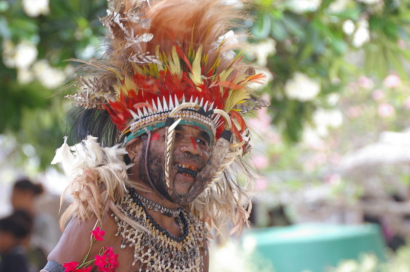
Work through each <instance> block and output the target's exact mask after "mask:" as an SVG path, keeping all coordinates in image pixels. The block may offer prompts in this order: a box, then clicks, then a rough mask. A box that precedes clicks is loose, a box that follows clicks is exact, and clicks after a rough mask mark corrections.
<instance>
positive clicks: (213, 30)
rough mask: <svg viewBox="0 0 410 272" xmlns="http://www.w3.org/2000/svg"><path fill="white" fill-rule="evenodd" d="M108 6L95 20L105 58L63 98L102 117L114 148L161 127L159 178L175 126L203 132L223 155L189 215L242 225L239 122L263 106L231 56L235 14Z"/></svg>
mask: <svg viewBox="0 0 410 272" xmlns="http://www.w3.org/2000/svg"><path fill="white" fill-rule="evenodd" d="M109 3H110V4H109V9H108V11H107V16H105V17H104V18H102V19H101V22H102V24H103V25H104V26H105V27H107V28H108V30H109V33H108V36H107V51H106V53H105V55H104V57H103V58H102V59H99V60H91V61H88V62H84V67H83V68H84V69H85V71H86V73H87V75H88V76H87V77H85V76H83V77H78V78H77V86H78V92H77V94H75V95H73V96H70V98H72V99H74V100H75V102H76V104H77V105H79V106H81V107H83V108H86V109H89V108H95V109H97V110H105V111H107V112H108V113H109V115H110V118H111V121H112V122H113V123H114V124H115V126H116V127H117V129H118V131H120V132H121V133H120V134H119V135H118V140H119V139H120V138H121V137H123V138H125V142H127V141H129V140H131V139H132V138H134V137H138V136H140V135H141V134H143V133H146V132H147V131H150V130H154V129H157V128H160V127H166V128H167V146H168V149H169V150H167V157H166V167H165V169H166V171H167V169H169V167H170V165H172V155H170V154H171V153H172V152H170V150H171V147H172V145H173V128H174V127H175V126H176V124H177V123H176V122H179V124H192V125H195V126H199V127H201V128H202V129H204V130H205V131H207V133H208V134H209V135H210V136H211V137H210V138H211V139H212V141H213V145H215V146H221V147H224V148H223V149H222V150H224V151H223V153H224V154H223V156H219V157H218V158H215V159H218V163H219V165H218V168H216V169H211V170H212V171H211V172H212V173H213V175H212V176H211V177H206V178H208V179H209V180H210V181H212V182H209V183H208V187H207V188H206V189H205V190H204V192H203V193H202V194H201V196H200V197H199V198H198V199H196V200H195V201H194V203H191V204H190V206H191V209H192V211H193V212H194V213H195V214H201V215H202V216H203V217H204V218H208V219H209V218H211V219H212V220H213V221H214V222H216V221H217V218H218V217H219V216H226V215H228V216H230V217H231V219H232V221H233V222H237V223H238V224H241V222H243V221H245V220H246V218H247V212H246V211H245V210H244V209H243V208H242V206H241V205H242V204H241V203H240V202H241V201H242V198H243V197H244V196H246V194H245V191H244V189H243V188H242V187H240V186H238V184H237V183H236V182H235V179H234V177H233V176H234V171H232V169H234V168H235V167H236V168H238V167H239V168H240V167H242V166H243V163H242V161H241V157H242V156H243V155H244V153H246V152H247V151H248V150H249V146H248V144H249V141H247V133H248V131H247V128H246V123H245V121H244V119H243V117H242V114H243V113H246V112H248V111H252V110H257V109H259V108H260V107H261V106H266V105H267V104H266V103H264V102H263V101H262V100H258V99H257V98H256V96H255V95H254V94H253V93H252V92H251V90H250V88H249V85H250V84H252V83H261V82H262V81H263V80H264V75H263V74H255V72H254V71H255V70H254V69H253V68H252V67H250V66H249V65H247V64H245V63H243V62H242V51H241V53H239V54H237V55H236V54H235V53H234V51H233V50H241V47H240V45H239V43H238V42H237V40H236V37H235V35H234V34H233V32H232V30H231V29H232V27H233V21H234V20H235V19H238V18H240V17H241V15H240V11H239V9H238V8H237V7H235V6H232V5H230V4H226V3H224V2H223V1H219V0H163V1H151V2H148V1H143V0H122V1H121V0H112V1H109ZM175 120H177V121H175ZM173 124H174V126H173ZM224 130H225V131H228V132H230V134H228V136H226V135H227V134H226V133H225V134H224V133H223V132H224ZM223 135H225V137H223ZM231 135H232V136H231ZM220 138H225V140H226V141H227V143H222V142H221V141H222V140H221V141H219V140H220ZM218 141H219V143H218ZM230 169H231V170H230ZM166 174H167V173H166ZM203 178H205V177H203ZM224 213H225V214H224Z"/></svg>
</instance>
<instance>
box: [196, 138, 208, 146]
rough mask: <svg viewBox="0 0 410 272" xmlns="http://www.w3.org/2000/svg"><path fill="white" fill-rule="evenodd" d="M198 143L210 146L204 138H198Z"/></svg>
mask: <svg viewBox="0 0 410 272" xmlns="http://www.w3.org/2000/svg"><path fill="white" fill-rule="evenodd" d="M196 143H197V144H202V145H205V146H208V142H207V141H205V140H202V139H196Z"/></svg>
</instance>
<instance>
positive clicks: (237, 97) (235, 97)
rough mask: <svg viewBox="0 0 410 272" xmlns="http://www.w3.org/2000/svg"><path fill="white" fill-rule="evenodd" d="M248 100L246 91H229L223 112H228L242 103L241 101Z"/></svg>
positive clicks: (248, 96)
mask: <svg viewBox="0 0 410 272" xmlns="http://www.w3.org/2000/svg"><path fill="white" fill-rule="evenodd" d="M249 98H250V95H249V91H248V90H246V89H242V90H230V91H229V96H228V98H227V99H226V101H225V108H224V111H226V112H230V111H231V110H232V109H233V108H234V107H235V106H236V105H237V104H239V103H242V100H246V99H249Z"/></svg>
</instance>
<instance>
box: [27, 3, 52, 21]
mask: <svg viewBox="0 0 410 272" xmlns="http://www.w3.org/2000/svg"><path fill="white" fill-rule="evenodd" d="M22 4H23V9H24V12H25V13H26V14H27V15H28V16H30V17H37V16H39V15H41V14H42V15H47V14H49V13H50V9H49V7H48V4H49V0H23V3H22Z"/></svg>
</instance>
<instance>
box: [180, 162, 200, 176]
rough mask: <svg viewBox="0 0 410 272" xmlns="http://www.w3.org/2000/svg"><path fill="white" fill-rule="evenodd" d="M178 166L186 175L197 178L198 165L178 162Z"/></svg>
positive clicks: (181, 172)
mask: <svg viewBox="0 0 410 272" xmlns="http://www.w3.org/2000/svg"><path fill="white" fill-rule="evenodd" d="M177 167H178V172H177V173H180V174H181V175H183V176H186V177H193V178H196V175H197V173H198V167H196V166H193V165H188V164H177Z"/></svg>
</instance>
